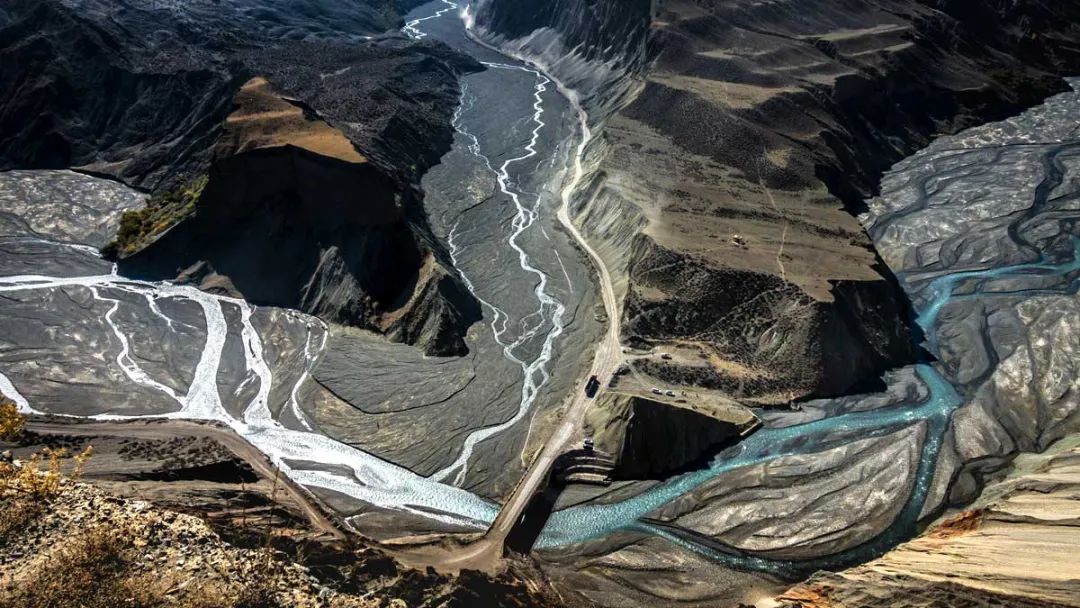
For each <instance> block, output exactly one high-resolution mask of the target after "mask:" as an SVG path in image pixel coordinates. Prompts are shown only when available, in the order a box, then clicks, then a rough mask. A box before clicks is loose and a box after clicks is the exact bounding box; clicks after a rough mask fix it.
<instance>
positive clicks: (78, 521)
mask: <svg viewBox="0 0 1080 608" xmlns="http://www.w3.org/2000/svg"><path fill="white" fill-rule="evenodd" d="M15 466H16V468H18V467H19V466H20V464H19V463H18V462H17V463H16V465H15ZM23 492H25V489H24V488H22V487H21V486H20V485H19V483H18V482H14V483H13V482H8V483H5V485H4V488H3V490H2V494H0V502H2V503H3V507H4V516H3V518H2V519H0V524H2V525H0V564H2V565H3V568H2V569H0V570H2V573H0V605H3V606H16V605H26V604H25V602H30V603H31V604H34V603H35V602H38V601H52V602H60V603H61V604H59V605H70V604H67V603H66V602H80V605H91V606H98V605H102V606H104V605H107V602H109V601H114V600H115V601H123V602H126V603H129V604H131V605H138V606H163V607H164V606H182V607H207V608H209V607H211V606H214V607H217V608H223V607H226V606H237V607H239V606H253V605H258V606H266V607H272V606H297V607H309V606H310V607H314V606H321V607H326V606H332V607H354V608H369V607H370V608H374V607H392V608H402V607H405V606H415V605H421V604H425V603H432V604H433V605H435V604H437V605H443V606H492V607H494V606H517V607H525V606H544V605H555V604H554V602H553V601H552V600H550V599H549V598H545V597H544V596H543V595H542V594H537V593H536V589H535V588H530V587H527V586H526V584H525V583H524V582H523V581H522V580H520V579H516V578H515V577H514V576H512V575H503V576H500V577H498V578H494V579H492V578H487V577H485V576H483V575H479V574H477V573H472V572H465V573H462V575H461V576H459V577H456V578H448V577H444V576H439V575H435V574H434V573H431V572H429V573H426V574H425V573H420V572H417V571H412V570H408V569H405V568H402V567H401V566H399V565H398V564H396V562H394V560H393V559H391V558H389V557H387V556H385V555H382V554H380V553H378V552H376V551H372V550H370V549H361V550H357V549H355V548H347V547H344V546H343V547H340V548H337V549H333V548H330V547H322V546H318V545H315V546H311V545H309V546H308V547H307V548H306V549H303V550H302V551H308V552H309V556H314V557H315V560H316V561H318V560H319V559H329V558H332V561H333V560H336V562H337V567H338V568H340V572H337V573H336V574H337V576H336V578H330V579H327V578H325V575H326V574H327V572H326V570H325V567H324V568H323V569H321V570H319V569H312V568H309V567H308V566H305V565H303V564H301V563H297V562H294V561H292V559H293V557H292V552H286V551H282V550H281V549H279V548H278V547H279V545H280V546H288V539H287V537H280V538H279V537H277V536H276V535H277V534H278V532H277V531H275V529H274V527H273V526H272V520H271V526H269V527H267V528H266V529H265V530H264V531H263V533H262V535H263V538H264V539H265V542H264V543H262V546H260V543H256V544H255V545H254V546H253V547H249V548H244V547H240V546H236V545H232V544H229V543H227V542H225V541H223V540H222V538H221V537H220V536H219V534H218V533H217V532H216V531H215V530H213V529H211V527H210V526H208V525H207V523H206V522H205V521H204V520H202V519H200V518H198V517H195V516H192V515H185V514H181V513H176V512H172V511H168V510H161V509H158V508H157V507H155V506H153V505H152V504H150V503H148V502H146V501H143V500H130V499H123V498H117V497H115V496H112V495H110V494H107V493H105V492H103V491H101V490H99V489H97V488H95V487H93V486H92V485H89V484H85V483H81V482H76V481H71V480H68V479H64V480H62V481H60V483H59V486H58V487H57V489H56V491H55V493H54V494H51V495H49V496H47V497H44V498H35V499H32V502H28V499H27V497H26V496H25V495H24V494H23ZM33 501H36V502H33ZM282 543H284V545H282ZM335 551H336V552H337V555H336V557H335V556H331V555H328V553H333V552H335ZM86 602H89V604H86ZM103 602H105V603H103Z"/></svg>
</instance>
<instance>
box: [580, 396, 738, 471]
mask: <svg viewBox="0 0 1080 608" xmlns="http://www.w3.org/2000/svg"><path fill="white" fill-rule="evenodd" d="M589 422H590V424H592V425H593V427H594V430H595V440H596V447H597V449H599V450H602V451H603V452H607V453H609V454H612V455H613V456H614V457H615V462H616V465H615V471H614V472H613V474H612V477H614V478H616V479H664V478H667V477H670V476H671V475H673V474H675V473H678V472H681V471H685V470H687V469H689V468H692V467H694V466H698V465H701V464H703V463H704V461H706V460H707V459H708V458H709V457H711V456H712V455H713V454H715V453H716V452H717V451H719V450H720V449H721V448H722V447H723V446H724V445H726V444H728V443H731V442H734V441H737V440H738V438H739V436H740V429H739V427H738V425H735V424H733V423H730V422H725V421H723V420H718V419H716V418H713V417H711V416H708V415H706V414H703V413H700V412H695V411H693V410H691V409H687V408H685V407H679V406H676V405H671V404H668V403H662V402H659V401H654V400H652V399H645V398H643V397H635V396H632V395H623V394H618V393H604V394H603V395H602V396H601V397H600V398H599V399H598V400H597V402H596V405H595V407H594V408H593V411H591V412H590V414H589Z"/></svg>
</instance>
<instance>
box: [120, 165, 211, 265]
mask: <svg viewBox="0 0 1080 608" xmlns="http://www.w3.org/2000/svg"><path fill="white" fill-rule="evenodd" d="M208 181H209V178H208V177H207V176H205V175H204V176H202V177H200V178H197V179H194V180H192V181H190V182H188V183H186V184H184V185H183V186H180V187H178V188H174V189H172V190H168V191H166V192H162V193H160V194H155V195H154V196H151V197H150V198H149V199H148V200H147V201H146V206H145V207H143V208H142V209H139V210H137V211H125V212H124V214H123V215H122V216H120V229H119V230H118V231H117V233H116V238H115V239H113V241H112V242H111V243H109V244H108V245H106V246H105V248H104V249H102V253H103V254H105V256H106V257H108V258H111V259H116V258H124V257H127V256H129V255H131V254H133V253H135V252H137V251H139V250H140V249H142V248H143V247H144V246H145V245H146V244H147V243H149V242H150V241H152V240H153V239H154V238H156V237H157V236H159V235H161V234H162V233H163V232H165V231H166V230H168V229H169V228H172V227H173V226H175V225H176V224H177V223H179V222H180V220H183V219H184V218H186V217H188V216H190V215H191V214H192V213H194V212H195V203H197V202H198V200H199V197H200V196H202V193H203V189H205V188H206V184H207V182H208Z"/></svg>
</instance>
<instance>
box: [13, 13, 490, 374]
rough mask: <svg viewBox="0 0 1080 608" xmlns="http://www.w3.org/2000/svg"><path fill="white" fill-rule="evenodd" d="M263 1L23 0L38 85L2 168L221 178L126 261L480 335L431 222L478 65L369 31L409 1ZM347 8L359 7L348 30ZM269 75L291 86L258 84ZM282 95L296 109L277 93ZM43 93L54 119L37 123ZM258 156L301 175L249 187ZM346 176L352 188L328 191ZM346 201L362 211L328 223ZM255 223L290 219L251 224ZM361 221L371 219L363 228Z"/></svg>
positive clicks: (150, 274)
mask: <svg viewBox="0 0 1080 608" xmlns="http://www.w3.org/2000/svg"><path fill="white" fill-rule="evenodd" d="M247 4H248V3H244V2H237V3H229V4H228V6H226V7H221V8H222V9H224V11H223V12H220V13H215V14H211V11H210V7H209V6H204V5H203V3H198V2H197V3H194V4H185V5H183V6H182V7H181V6H178V5H173V4H170V3H167V2H159V3H152V4H149V5H143V4H140V5H138V6H136V5H128V4H127V3H124V2H121V3H102V2H97V1H96V0H85V1H83V0H79V1H75V0H71V1H68V2H61V1H59V0H50V1H49V2H44V3H35V2H18V3H16V4H15V5H14V6H13V7H12V10H11V11H10V12H9V13H6V14H5V16H4V17H5V21H4V22H0V30H2V35H0V55H3V56H5V58H6V60H5V62H4V65H5V66H6V70H5V72H4V73H3V74H0V82H4V83H5V84H7V85H10V86H9V87H8V88H9V89H10V90H13V91H17V92H18V93H17V94H16V95H13V96H11V97H10V98H9V99H8V100H7V101H6V102H5V104H6V107H5V108H4V110H3V112H0V116H6V117H9V122H4V123H3V124H2V125H0V129H2V131H3V132H4V133H6V134H9V136H7V137H5V140H4V144H3V146H0V166H2V167H5V168H7V167H25V168H43V167H65V168H66V167H72V166H74V167H78V168H80V169H82V170H85V171H91V172H94V173H101V174H106V175H109V176H113V177H116V178H118V179H121V180H123V181H125V182H126V183H128V184H130V185H135V186H139V187H143V188H147V189H151V190H153V191H155V192H156V193H157V194H159V195H164V194H168V193H169V192H173V191H177V190H181V189H184V190H192V188H191V186H190V184H192V183H205V182H206V178H207V176H209V178H210V180H209V181H210V183H209V185H208V187H207V188H206V189H205V190H204V191H202V194H204V196H201V197H199V196H198V195H197V194H196V196H195V197H193V199H192V200H191V201H188V204H187V205H180V206H179V207H178V208H177V209H175V210H168V211H167V212H166V213H157V214H151V215H153V220H152V221H149V222H144V226H142V228H141V230H142V231H143V232H145V233H146V235H145V236H141V237H140V238H139V240H138V241H137V242H135V243H130V244H128V246H127V247H125V248H124V249H123V250H122V251H121V252H120V254H121V255H120V257H122V258H123V260H122V263H121V268H122V270H123V271H124V272H126V273H128V274H129V275H131V276H135V277H138V278H145V279H177V278H179V279H187V280H192V281H194V282H196V283H198V284H202V285H203V286H204V287H206V288H211V289H217V290H219V291H223V292H226V293H230V294H232V295H240V296H243V297H246V298H248V299H249V300H251V301H253V302H256V303H261V304H270V305H277V306H289V307H294V308H299V309H302V310H304V311H307V312H312V313H314V314H317V315H319V316H321V317H322V318H324V319H326V320H328V321H331V322H334V323H340V324H346V325H354V326H359V327H362V328H365V329H370V330H374V331H377V332H379V333H382V334H384V335H387V336H388V337H389V338H391V339H393V340H399V341H405V342H408V343H410V344H418V345H420V346H421V347H422V348H423V349H424V350H425V352H427V353H428V354H433V355H453V354H461V353H463V352H464V351H465V349H466V347H465V345H464V342H463V335H464V332H465V331H466V329H467V328H468V326H469V325H470V324H471V323H472V322H473V321H474V320H475V319H476V318H478V316H479V314H478V306H479V305H478V303H476V301H475V300H473V299H472V298H471V296H470V295H469V294H468V292H467V290H466V289H465V288H464V286H463V285H462V284H461V283H460V279H459V277H458V276H457V273H456V271H455V270H454V269H453V265H452V263H451V261H450V259H449V255H448V253H447V252H446V251H445V250H444V249H443V247H442V245H441V244H439V243H438V242H436V240H435V239H434V238H433V237H432V236H431V234H430V230H429V229H428V227H427V220H426V217H425V215H424V212H423V209H422V205H421V202H420V201H421V199H422V197H421V195H420V193H419V185H418V184H419V179H420V176H421V175H422V174H423V173H424V171H426V169H427V168H428V167H430V166H431V165H433V164H434V163H435V162H437V160H438V158H439V156H440V155H441V154H442V152H443V151H445V150H446V149H447V148H448V147H449V145H450V134H451V132H452V129H451V128H450V125H449V122H450V115H449V113H450V112H451V110H452V107H453V100H454V99H456V96H457V95H458V90H457V77H458V75H459V74H460V73H462V72H465V71H469V70H475V69H478V66H476V65H475V64H473V63H470V62H469V61H468V60H465V59H463V58H461V57H459V56H457V55H455V54H453V53H451V52H450V51H448V50H447V49H445V48H439V47H435V46H432V45H410V44H408V43H407V42H405V41H404V40H401V39H397V38H395V37H393V36H390V37H389V38H387V39H381V38H376V39H372V40H370V41H369V40H368V39H371V38H372V37H373V35H374V34H377V33H379V32H381V31H382V30H383V29H385V28H386V26H387V25H388V24H394V23H395V21H396V20H399V19H400V17H394V18H391V20H390V21H389V22H388V21H386V16H385V15H386V14H389V15H393V14H394V9H392V8H387V10H390V12H389V13H383V12H379V13H378V14H375V13H373V12H372V11H371V10H370V9H369V8H368V5H366V4H364V3H358V4H356V5H355V6H350V7H348V8H339V9H333V8H330V7H322V6H321V4H322V3H321V2H319V1H318V0H315V1H314V2H312V4H314V5H318V6H312V7H310V8H311V9H312V10H311V12H310V13H305V12H303V11H300V12H292V11H290V10H287V7H285V6H278V5H276V4H275V5H273V6H272V7H269V8H266V9H265V10H263V11H261V12H260V11H252V10H250V9H251V7H250V6H248V5H247ZM403 4H406V5H408V3H403ZM388 6H389V5H388ZM324 8H325V9H327V10H323V9H324ZM384 8H386V7H384ZM403 8H408V7H407V6H405V7H403ZM381 10H382V9H380V11H381ZM270 15H274V17H272V18H271V17H270ZM327 15H337V16H338V17H342V19H341V20H339V21H338V22H336V23H337V26H338V27H339V28H340V29H338V30H331V29H330V25H329V23H328V22H325V21H323V19H324V18H325V17H326V16H327ZM346 16H347V18H346ZM230 17H232V18H231V19H230ZM271 24H276V26H273V27H272V26H271ZM245 25H247V26H249V27H245ZM147 28H152V29H153V30H154V32H155V33H154V34H153V35H151V34H150V33H149V32H147V31H146V30H147ZM281 28H284V31H287V32H288V33H287V34H283V30H282V29H281ZM143 34H145V36H143ZM267 47H270V48H267ZM256 49H258V50H257V51H256ZM74 56H78V57H80V62H81V63H80V65H79V66H75V65H73V64H71V63H70V59H71V57H74ZM299 57H305V58H312V59H311V60H305V61H303V62H299V61H297V58H299ZM255 77H258V78H262V79H263V80H265V81H270V82H273V83H274V84H273V85H272V88H273V89H274V91H275V92H274V95H267V94H264V95H262V96H261V97H260V96H256V95H253V90H252V89H250V88H248V89H245V87H244V84H245V83H247V82H250V81H251V79H252V78H255ZM117 83H122V84H117ZM267 86H271V85H267ZM106 89H107V90H109V94H108V95H103V94H100V92H101V91H104V90H106ZM274 96H276V99H277V102H278V104H286V105H287V106H288V107H284V108H283V107H281V106H280V105H279V106H274V107H276V108H277V109H276V110H273V109H271V110H267V107H270V106H273V104H272V103H269V101H268V100H270V99H271V98H272V97H274ZM75 100H82V101H80V102H79V103H75ZM164 100H168V102H167V103H165V102H164ZM28 104H31V105H34V106H36V109H35V110H33V112H31V113H32V114H33V115H35V116H36V117H37V118H36V119H35V121H31V122H30V123H28V124H24V122H23V121H21V119H19V118H18V117H20V116H23V115H25V114H26V113H27V112H29V110H28V109H27V107H28ZM102 104H107V105H106V106H105V107H102ZM267 104H269V105H267ZM264 105H265V106H267V107H262V106H264ZM244 106H250V107H246V108H245V107H244ZM238 107H240V109H238ZM159 108H166V111H165V112H160V111H159ZM252 108H256V109H254V110H253V109H252ZM260 108H261V109H260ZM244 112H249V113H253V114H259V115H258V116H254V115H251V114H249V115H244ZM260 112H262V113H261V114H260ZM275 112H277V113H276V114H275ZM16 123H18V124H16ZM116 125H124V126H123V127H120V128H117V127H116ZM245 127H246V128H245ZM298 150H300V151H301V152H298ZM358 150H363V152H362V153H361V152H359V151H358ZM342 160H344V161H345V164H335V162H336V161H342ZM359 160H363V162H357V161H359ZM346 165H352V166H346ZM284 166H287V167H297V168H298V169H297V170H295V171H293V170H285V171H283V170H282V167H284ZM328 171H329V174H328V173H327V172H328ZM258 174H267V175H276V176H279V177H280V178H281V179H280V180H279V181H276V182H273V183H263V184H261V185H262V186H263V189H262V190H258V189H255V188H249V186H251V184H253V183H257V182H249V181H248V180H249V179H250V178H251V177H252V176H255V175H258ZM329 175H336V177H329ZM245 176H247V177H245ZM320 178H327V181H325V182H323V183H319V182H318V181H309V180H318V179H320ZM331 185H332V186H333V187H337V188H347V189H345V190H339V191H338V192H337V194H338V195H340V196H336V197H335V198H333V200H332V201H330V202H328V203H323V202H322V199H323V198H324V197H325V195H326V192H327V190H326V189H327V188H328V187H330V186H331ZM235 188H241V189H246V190H244V191H243V192H242V193H239V192H236V191H235V190H234V189H235ZM237 198H239V199H242V200H243V203H242V204H237V203H236V200H234V199H237ZM298 198H299V199H301V200H304V201H307V202H306V204H305V205H303V207H304V209H305V213H304V214H303V217H302V218H300V219H303V220H305V221H297V217H298V216H297V213H298V212H299V210H300V206H297V205H295V204H294V203H295V201H296V200H297V199H298ZM366 198H371V199H373V200H372V201H365V199H366ZM195 199H198V200H197V201H196V200H195ZM271 199H273V201H276V203H274V202H273V201H272V200H271ZM154 202H155V201H154V199H151V203H154ZM335 213H336V214H338V215H342V216H345V217H352V218H354V219H352V220H351V221H349V222H345V223H343V224H340V225H336V226H335V225H332V224H328V223H327V222H326V220H327V219H328V218H330V217H331V216H333V215H334V214H335ZM252 214H255V215H252ZM252 217H258V218H260V221H261V222H262V223H261V224H259V222H254V223H252V222H249V221H248V220H250V219H251V218H252ZM388 217H393V218H394V219H393V220H392V221H390V222H389V223H388V222H387V219H386V218H388ZM319 218H322V219H321V220H320V219H319ZM308 219H310V221H307V220H308ZM320 222H321V224H320ZM357 222H359V224H361V226H357V225H356V224H357ZM372 222H374V223H372ZM255 224H259V227H260V228H261V229H266V230H269V231H270V234H273V235H274V237H273V238H272V239H270V240H267V239H263V238H258V239H255V240H251V239H248V240H245V239H244V238H236V237H237V235H239V234H248V235H251V234H253V233H252V232H251V230H252V227H253V226H254V225H255ZM372 226H382V227H381V228H373V227H372ZM275 227H276V228H275ZM350 227H351V228H357V229H358V232H360V233H363V234H368V235H369V237H368V238H365V239H363V240H357V241H355V242H354V241H353V240H351V239H347V238H344V235H345V234H346V233H347V231H346V228H350ZM294 228H295V229H296V232H290V230H293V229H294ZM297 233H299V234H302V235H304V238H303V239H294V238H293V237H295V236H296V235H297ZM193 252H199V254H195V253H193ZM203 253H205V255H201V254H203ZM274 253H276V254H277V255H264V254H274ZM259 260H262V261H261V262H260V261H259Z"/></svg>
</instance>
